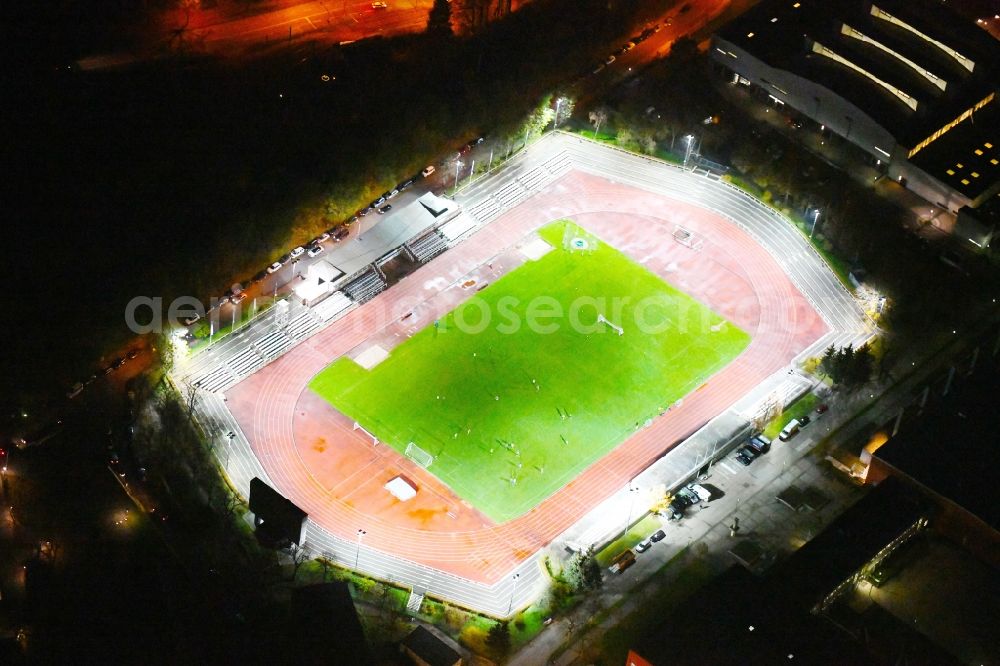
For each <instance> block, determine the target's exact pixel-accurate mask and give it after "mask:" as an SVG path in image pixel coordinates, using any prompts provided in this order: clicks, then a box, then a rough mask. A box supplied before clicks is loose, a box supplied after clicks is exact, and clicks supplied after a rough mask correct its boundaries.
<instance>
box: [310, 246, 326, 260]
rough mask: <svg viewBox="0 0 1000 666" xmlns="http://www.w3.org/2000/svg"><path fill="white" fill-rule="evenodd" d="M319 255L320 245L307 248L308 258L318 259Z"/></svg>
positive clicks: (321, 247) (321, 249)
mask: <svg viewBox="0 0 1000 666" xmlns="http://www.w3.org/2000/svg"><path fill="white" fill-rule="evenodd" d="M321 254H323V246H322V245H313V246H312V247H311V248H309V251H308V252H307V253H306V255H307V256H309V257H310V258H312V257H318V256H319V255H321Z"/></svg>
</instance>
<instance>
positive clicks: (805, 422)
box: [799, 415, 812, 428]
mask: <svg viewBox="0 0 1000 666" xmlns="http://www.w3.org/2000/svg"><path fill="white" fill-rule="evenodd" d="M810 423H812V419H811V418H809V416H808V415H806V416H800V417H799V427H800V428H805V427H806V426H807V425H809V424H810Z"/></svg>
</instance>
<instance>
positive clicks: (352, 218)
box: [330, 215, 358, 235]
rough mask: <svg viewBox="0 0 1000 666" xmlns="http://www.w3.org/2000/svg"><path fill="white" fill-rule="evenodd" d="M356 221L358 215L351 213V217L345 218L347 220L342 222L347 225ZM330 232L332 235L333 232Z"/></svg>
mask: <svg viewBox="0 0 1000 666" xmlns="http://www.w3.org/2000/svg"><path fill="white" fill-rule="evenodd" d="M357 221H358V216H357V215H352V216H351V219H349V220H347V222H344V224H345V225H347V226H351V225H352V224H354V223H355V222H357ZM334 228H335V229H336V227H334ZM330 234H331V235H332V234H333V232H332V231H331V232H330Z"/></svg>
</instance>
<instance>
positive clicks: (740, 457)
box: [736, 444, 760, 467]
mask: <svg viewBox="0 0 1000 666" xmlns="http://www.w3.org/2000/svg"><path fill="white" fill-rule="evenodd" d="M759 455H760V454H759V453H757V451H756V450H754V449H753V448H752V447H751V446H750V445H749V444H744V445H743V446H741V447H740V448H739V450H738V451H737V452H736V460H737V462H739V463H740V464H741V465H743V466H744V467H746V466H748V465H749V464H750V463H752V462H753V461H754V460H756V459H757V456H759Z"/></svg>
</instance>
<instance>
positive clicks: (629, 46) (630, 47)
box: [622, 42, 635, 52]
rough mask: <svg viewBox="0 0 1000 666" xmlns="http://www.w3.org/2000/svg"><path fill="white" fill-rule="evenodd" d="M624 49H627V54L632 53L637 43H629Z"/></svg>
mask: <svg viewBox="0 0 1000 666" xmlns="http://www.w3.org/2000/svg"><path fill="white" fill-rule="evenodd" d="M622 48H623V49H625V51H626V52H628V51H631V50H632V49H634V48H635V42H629V43H628V44H626V45H625V46H623V47H622Z"/></svg>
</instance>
